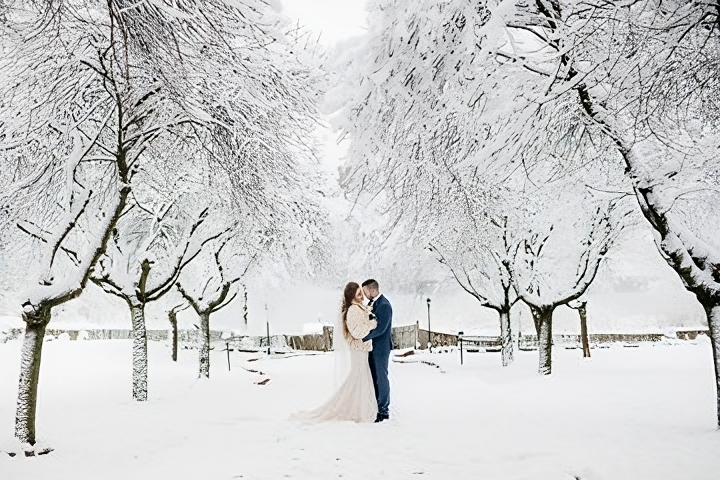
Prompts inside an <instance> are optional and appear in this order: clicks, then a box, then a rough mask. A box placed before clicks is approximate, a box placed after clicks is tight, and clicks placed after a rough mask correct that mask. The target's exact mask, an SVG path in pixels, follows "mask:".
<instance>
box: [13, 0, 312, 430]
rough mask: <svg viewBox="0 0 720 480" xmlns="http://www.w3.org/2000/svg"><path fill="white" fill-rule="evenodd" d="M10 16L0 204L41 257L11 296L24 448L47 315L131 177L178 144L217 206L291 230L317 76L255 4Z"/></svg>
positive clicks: (19, 4)
mask: <svg viewBox="0 0 720 480" xmlns="http://www.w3.org/2000/svg"><path fill="white" fill-rule="evenodd" d="M7 5H8V6H9V8H8V10H7V11H6V12H5V17H4V18H5V19H6V21H5V22H4V23H3V24H2V26H1V27H0V28H2V31H1V32H0V35H2V41H1V42H0V43H1V44H2V49H3V55H2V58H1V59H0V75H2V78H3V82H2V84H1V85H0V89H2V91H1V92H0V98H2V99H3V100H2V102H0V142H1V143H2V145H1V146H0V152H1V153H0V155H2V158H3V165H6V164H12V165H13V169H14V171H15V172H16V173H15V177H14V178H15V181H14V182H13V184H12V185H11V186H10V188H8V189H6V190H5V191H4V192H3V195H4V196H3V199H4V200H3V203H5V199H8V202H9V204H10V207H9V211H10V215H11V216H13V218H14V223H21V224H22V225H23V227H24V228H25V230H27V231H29V232H30V235H31V236H32V238H34V239H35V240H34V247H35V250H34V252H35V254H34V255H33V256H32V258H37V259H38V262H37V264H38V267H37V268H35V269H33V271H34V272H35V273H33V274H32V275H31V278H32V280H30V281H28V282H27V284H28V285H29V288H28V289H27V290H26V291H25V292H24V293H22V294H20V297H21V302H22V307H23V318H24V320H25V322H26V325H27V329H26V334H25V341H24V346H23V353H22V371H21V376H20V387H19V394H18V410H17V416H16V436H17V437H18V438H20V439H21V440H22V441H25V442H29V443H34V441H35V408H36V403H37V381H38V373H39V368H40V352H41V348H42V338H43V335H44V330H45V328H46V326H47V324H48V322H49V321H50V316H51V311H52V309H53V308H54V307H56V306H58V305H60V304H62V303H65V302H67V301H69V300H71V299H72V298H75V297H77V296H78V295H79V294H80V293H81V292H82V290H83V288H84V287H85V285H86V284H87V281H88V280H89V278H90V275H91V271H92V269H93V267H94V266H95V265H96V264H97V262H98V260H99V259H100V258H101V256H102V255H103V253H104V251H105V249H106V246H107V243H108V241H109V239H110V238H111V236H112V232H113V230H114V228H115V226H116V224H117V222H118V220H119V219H120V218H121V217H122V216H123V215H124V214H125V213H126V212H127V211H128V210H130V209H132V208H135V207H134V204H133V200H132V197H131V195H130V194H131V192H132V189H133V182H134V181H135V180H136V175H137V173H138V172H139V171H141V170H142V169H143V168H145V166H146V165H147V164H148V162H151V161H152V159H153V158H157V157H155V156H153V155H146V153H147V151H148V149H149V148H151V147H152V146H154V145H158V144H159V143H162V144H164V145H167V144H178V145H182V146H183V148H184V149H185V152H186V153H187V156H186V157H185V162H186V165H185V167H184V168H191V166H192V165H194V164H197V163H196V162H204V163H205V164H206V165H209V166H210V167H211V169H212V170H213V172H215V173H216V174H218V175H224V176H225V177H226V178H229V183H230V184H231V185H232V187H233V188H232V189H231V190H228V191H226V192H225V194H228V195H232V197H233V199H234V200H235V202H236V204H237V208H238V209H239V210H241V211H242V212H243V214H245V215H255V216H262V217H263V218H264V219H265V220H266V223H267V224H268V225H270V226H273V225H275V226H276V225H282V224H286V223H296V224H301V223H302V221H303V220H302V219H300V220H298V218H299V215H297V213H298V210H299V209H298V208H293V207H292V201H297V199H298V198H304V197H305V196H306V195H304V194H302V192H304V191H306V190H307V188H306V187H307V184H308V182H306V180H307V177H306V176H305V174H306V173H307V172H308V170H309V168H310V167H308V166H307V164H308V162H305V163H303V162H304V161H305V160H309V159H311V157H312V145H311V143H312V142H311V141H310V138H311V133H312V130H313V128H314V125H315V117H316V109H315V97H316V93H317V92H318V88H321V87H322V81H321V80H322V79H321V78H319V77H318V75H317V69H316V68H315V66H314V65H312V66H309V65H307V64H306V63H303V61H302V60H301V58H300V56H298V55H297V54H295V53H294V51H295V50H297V48H296V46H295V45H293V44H292V43H290V42H288V41H287V39H286V37H285V36H284V34H283V28H284V24H282V22H280V21H279V20H278V18H277V16H276V14H275V12H273V11H272V10H271V9H270V7H269V6H268V5H267V4H266V3H265V2H262V1H261V0H242V1H229V0H227V1H223V0H211V1H202V2H200V1H186V2H182V3H177V2H169V1H167V2H166V1H160V2H152V3H143V2H141V3H137V2H129V1H125V0H112V1H109V2H106V1H100V0H96V1H91V2H72V1H59V0H58V1H52V2H34V1H31V0H28V1H21V0H18V1H13V2H10V3H8V4H7ZM298 192H300V193H298ZM218 193H220V192H218ZM303 209H304V211H306V212H308V211H312V205H303ZM310 216H311V215H309V214H308V215H306V216H305V217H304V218H306V217H310ZM38 251H43V252H44V253H42V254H40V255H38V253H37V252H38Z"/></svg>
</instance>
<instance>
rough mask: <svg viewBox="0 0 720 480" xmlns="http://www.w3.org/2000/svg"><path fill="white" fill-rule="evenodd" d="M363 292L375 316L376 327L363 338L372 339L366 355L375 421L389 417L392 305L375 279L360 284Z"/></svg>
mask: <svg viewBox="0 0 720 480" xmlns="http://www.w3.org/2000/svg"><path fill="white" fill-rule="evenodd" d="M362 289H363V293H364V294H365V296H366V297H367V298H369V299H370V304H369V305H371V306H372V312H373V314H375V316H376V317H377V327H376V328H375V330H372V331H371V332H370V333H368V335H367V336H366V337H365V338H363V341H367V340H372V347H373V348H372V351H371V352H370V355H369V356H368V359H369V363H370V372H371V373H372V378H373V385H374V386H375V398H376V399H377V403H378V414H377V418H376V419H375V422H382V421H383V420H387V419H389V418H390V381H389V380H388V362H389V361H390V350H392V307H391V306H390V302H389V301H388V299H387V298H385V296H384V295H383V294H381V293H380V285H379V284H378V282H377V281H376V280H373V279H370V280H365V281H364V282H363V284H362Z"/></svg>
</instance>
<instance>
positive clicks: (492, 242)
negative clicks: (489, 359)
mask: <svg viewBox="0 0 720 480" xmlns="http://www.w3.org/2000/svg"><path fill="white" fill-rule="evenodd" d="M449 230H453V231H452V233H451V234H449V235H446V236H445V237H441V238H438V240H437V242H438V243H431V244H430V247H429V248H430V250H431V251H433V252H435V253H436V255H437V258H438V260H439V261H440V263H442V264H443V265H445V266H446V267H447V268H448V269H450V271H451V272H452V275H453V278H454V279H455V280H456V281H457V283H458V284H459V285H460V286H461V287H462V289H463V290H465V291H466V292H467V293H469V294H470V295H472V296H473V297H474V298H475V299H477V300H478V301H479V302H480V305H482V306H483V307H486V308H490V309H492V310H495V311H496V312H497V314H498V318H499V320H500V339H501V341H502V355H501V356H502V365H503V366H504V367H506V366H508V365H509V364H510V363H512V362H513V360H514V352H513V349H514V343H515V337H514V336H513V333H512V328H511V325H510V309H511V308H512V306H513V305H514V304H515V303H516V302H517V301H518V300H519V297H518V296H517V294H516V293H515V287H514V285H513V281H512V278H511V276H510V272H511V268H510V263H511V262H512V260H513V255H514V252H515V247H514V245H513V243H512V240H511V238H510V237H509V232H508V219H507V217H503V218H502V219H500V220H499V221H497V220H495V219H491V220H490V221H488V222H486V223H481V224H478V223H476V224H475V228H471V231H458V230H456V229H455V228H453V227H452V226H450V227H449ZM478 230H482V231H478ZM448 240H450V241H448ZM440 245H443V246H440Z"/></svg>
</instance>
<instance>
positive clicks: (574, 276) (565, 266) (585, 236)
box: [509, 201, 622, 375]
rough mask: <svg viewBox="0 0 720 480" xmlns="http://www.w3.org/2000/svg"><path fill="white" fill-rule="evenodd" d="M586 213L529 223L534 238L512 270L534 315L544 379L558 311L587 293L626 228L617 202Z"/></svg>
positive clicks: (522, 246)
mask: <svg viewBox="0 0 720 480" xmlns="http://www.w3.org/2000/svg"><path fill="white" fill-rule="evenodd" d="M558 203H559V204H561V205H568V204H571V203H570V202H567V201H565V202H558ZM575 207H576V208H577V205H575ZM586 210H588V209H586ZM583 213H585V215H582V214H581V215H577V213H575V214H572V213H568V214H566V215H564V216H556V217H555V218H554V220H553V221H552V223H549V222H548V221H547V218H545V219H543V220H542V221H541V222H540V224H539V225H538V223H536V222H534V221H533V220H531V219H528V221H527V223H526V224H525V228H527V229H528V233H529V234H528V235H526V236H525V238H524V239H523V241H522V242H521V244H520V245H519V246H518V247H519V248H518V249H517V254H516V257H515V258H514V260H513V262H512V263H511V264H510V266H509V268H510V270H511V272H512V274H511V276H512V279H513V282H514V284H515V289H516V291H517V294H518V296H519V297H520V298H521V299H522V301H523V302H524V303H525V304H527V305H528V307H530V311H531V313H532V317H533V322H534V324H535V332H536V334H537V338H538V353H539V373H540V374H542V375H548V374H550V373H551V371H552V317H553V312H554V311H555V309H556V308H557V307H559V306H560V305H567V304H568V303H570V302H572V301H575V300H577V299H578V298H580V297H581V296H582V295H583V294H584V293H585V292H586V291H587V289H588V287H590V285H591V284H592V282H593V280H594V279H595V276H596V274H597V271H598V269H599V267H600V265H601V263H602V261H603V260H604V258H605V256H606V255H607V253H608V251H609V249H610V247H611V246H612V244H613V242H614V240H615V239H616V238H617V235H618V233H619V231H620V230H621V228H622V227H621V225H620V224H619V222H620V219H619V218H618V215H617V213H616V206H615V205H614V204H613V203H612V202H611V203H610V204H609V205H606V206H600V207H599V208H598V209H597V210H596V211H592V210H591V209H590V211H589V212H588V211H586V212H583ZM521 228H522V227H521Z"/></svg>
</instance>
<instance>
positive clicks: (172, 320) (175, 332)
mask: <svg viewBox="0 0 720 480" xmlns="http://www.w3.org/2000/svg"><path fill="white" fill-rule="evenodd" d="M168 320H170V325H172V339H171V340H170V341H171V342H172V344H171V345H172V360H173V362H177V352H178V328H177V313H176V312H175V310H170V311H169V312H168Z"/></svg>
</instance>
